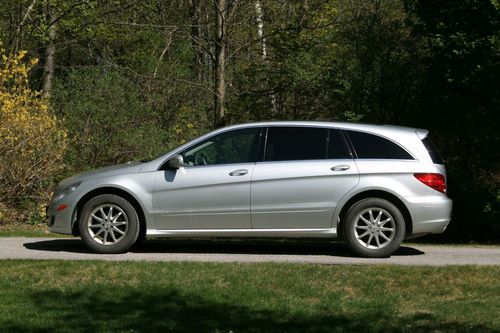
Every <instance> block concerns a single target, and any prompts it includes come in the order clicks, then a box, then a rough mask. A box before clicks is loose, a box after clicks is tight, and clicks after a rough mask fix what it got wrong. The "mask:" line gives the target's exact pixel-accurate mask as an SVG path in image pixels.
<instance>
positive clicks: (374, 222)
mask: <svg viewBox="0 0 500 333" xmlns="http://www.w3.org/2000/svg"><path fill="white" fill-rule="evenodd" d="M404 236H405V221H404V217H403V214H401V212H400V211H399V209H398V208H397V207H396V206H395V205H394V204H392V203H391V202H389V201H387V200H384V199H379V198H368V199H364V200H361V201H359V202H357V203H356V204H354V205H353V206H352V207H351V208H350V209H349V211H348V212H347V215H346V220H345V223H344V238H345V240H346V242H347V245H348V246H349V248H351V250H352V251H354V252H355V253H357V254H359V255H361V256H363V257H370V258H383V257H388V256H390V255H391V254H392V253H394V251H396V250H397V249H398V248H399V246H400V244H401V242H402V241H403V239H404Z"/></svg>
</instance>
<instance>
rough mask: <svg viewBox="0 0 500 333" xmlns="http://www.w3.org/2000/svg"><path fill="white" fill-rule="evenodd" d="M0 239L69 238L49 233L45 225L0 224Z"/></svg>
mask: <svg viewBox="0 0 500 333" xmlns="http://www.w3.org/2000/svg"><path fill="white" fill-rule="evenodd" d="M0 237H57V238H65V237H71V236H68V235H61V234H55V233H51V232H50V231H49V228H48V227H47V224H45V223H40V224H27V223H7V224H0Z"/></svg>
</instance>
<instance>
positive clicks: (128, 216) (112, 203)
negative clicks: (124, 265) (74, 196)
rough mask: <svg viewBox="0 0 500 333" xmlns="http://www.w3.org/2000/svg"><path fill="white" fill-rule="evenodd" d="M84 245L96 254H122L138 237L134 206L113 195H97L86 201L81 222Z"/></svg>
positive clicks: (137, 222)
mask: <svg viewBox="0 0 500 333" xmlns="http://www.w3.org/2000/svg"><path fill="white" fill-rule="evenodd" d="M78 224H79V225H78V227H79V229H80V235H81V237H82V240H83V242H84V243H85V245H86V246H87V247H88V248H89V249H90V250H92V251H94V252H97V253H123V252H125V251H127V250H128V249H129V248H130V247H131V246H132V245H133V244H134V243H135V241H136V240H137V237H138V236H139V218H138V216H137V212H136V211H135V209H134V207H133V206H132V205H131V204H130V203H129V202H128V201H127V200H125V199H123V198H122V197H119V196H117V195H113V194H103V195H99V196H96V197H95V198H93V199H91V200H90V201H89V202H87V203H86V204H85V206H84V207H83V209H82V212H81V214H80V219H79V221H78Z"/></svg>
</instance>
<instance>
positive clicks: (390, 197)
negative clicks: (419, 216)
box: [337, 190, 413, 238]
mask: <svg viewBox="0 0 500 333" xmlns="http://www.w3.org/2000/svg"><path fill="white" fill-rule="evenodd" d="M368 198H380V199H385V200H387V201H389V202H390V203H392V204H393V205H395V206H396V207H397V208H398V209H399V210H400V211H401V214H403V217H404V220H405V229H406V235H409V234H411V233H412V232H413V221H412V218H411V214H410V211H409V210H408V208H407V207H406V205H405V204H404V202H403V201H401V199H399V198H398V197H397V196H396V195H394V194H392V193H390V192H387V191H383V190H368V191H363V192H360V193H357V194H355V195H354V196H353V197H351V198H350V199H349V200H347V202H346V203H345V204H344V205H343V206H342V209H341V210H340V213H339V215H338V218H339V220H338V221H339V222H338V224H337V234H338V236H339V237H340V238H343V237H344V236H343V232H342V227H343V223H344V219H345V216H346V215H347V211H348V210H349V208H351V207H352V206H353V205H354V204H355V203H356V202H358V201H360V200H363V199H368Z"/></svg>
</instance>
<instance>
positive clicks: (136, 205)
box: [71, 186, 147, 237]
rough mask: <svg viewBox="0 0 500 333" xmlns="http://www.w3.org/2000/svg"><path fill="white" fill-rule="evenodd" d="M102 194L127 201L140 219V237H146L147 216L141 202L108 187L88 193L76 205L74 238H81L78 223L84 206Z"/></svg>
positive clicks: (114, 188)
mask: <svg viewBox="0 0 500 333" xmlns="http://www.w3.org/2000/svg"><path fill="white" fill-rule="evenodd" d="M102 194H113V195H116V196H119V197H121V198H123V199H125V200H127V201H128V202H129V203H130V204H131V205H132V206H133V207H134V209H135V211H136V212H137V216H138V217H139V237H141V236H145V235H146V229H147V226H146V216H145V214H144V209H143V208H142V206H141V204H140V203H139V201H138V200H137V199H136V198H135V197H134V196H133V195H132V194H130V193H129V192H127V191H126V190H124V189H121V188H117V187H112V186H106V187H99V188H96V189H93V190H91V191H89V192H87V193H86V194H85V195H83V196H82V197H81V198H80V199H79V200H78V203H77V204H76V207H75V209H74V211H73V219H72V221H73V225H72V227H71V233H72V234H73V236H79V233H80V232H79V230H78V223H77V221H78V219H79V217H80V216H79V214H80V212H81V210H82V208H83V206H85V204H86V203H87V202H89V201H90V200H91V199H92V198H94V197H96V196H98V195H102Z"/></svg>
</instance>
